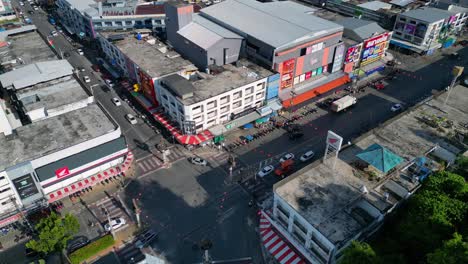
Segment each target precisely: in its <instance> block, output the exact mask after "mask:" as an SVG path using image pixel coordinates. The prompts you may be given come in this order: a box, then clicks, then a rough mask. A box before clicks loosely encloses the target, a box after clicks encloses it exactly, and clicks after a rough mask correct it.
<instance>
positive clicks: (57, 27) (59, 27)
mask: <svg viewBox="0 0 468 264" xmlns="http://www.w3.org/2000/svg"><path fill="white" fill-rule="evenodd" d="M55 28H56V29H57V31H58V32H60V33H63V30H62V27H61V26H56V27H55Z"/></svg>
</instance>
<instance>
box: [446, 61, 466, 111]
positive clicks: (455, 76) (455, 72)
mask: <svg viewBox="0 0 468 264" xmlns="http://www.w3.org/2000/svg"><path fill="white" fill-rule="evenodd" d="M464 69H465V68H464V67H461V66H455V67H453V70H452V75H453V79H452V83H450V86H449V87H447V89H448V93H447V97H445V101H444V107H445V105H446V104H447V101H448V99H449V97H450V93H451V92H452V90H453V87H454V86H455V83H456V82H457V79H458V77H460V75H462V73H463V70H464Z"/></svg>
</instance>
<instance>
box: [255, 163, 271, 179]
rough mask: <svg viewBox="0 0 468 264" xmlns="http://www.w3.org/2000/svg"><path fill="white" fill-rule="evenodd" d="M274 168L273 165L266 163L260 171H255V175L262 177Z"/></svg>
mask: <svg viewBox="0 0 468 264" xmlns="http://www.w3.org/2000/svg"><path fill="white" fill-rule="evenodd" d="M274 170H275V167H273V166H272V165H268V166H266V167H265V168H263V169H262V170H261V171H259V172H258V173H257V175H258V177H261V178H263V177H265V176H267V175H268V174H270V173H271V172H272V171H274Z"/></svg>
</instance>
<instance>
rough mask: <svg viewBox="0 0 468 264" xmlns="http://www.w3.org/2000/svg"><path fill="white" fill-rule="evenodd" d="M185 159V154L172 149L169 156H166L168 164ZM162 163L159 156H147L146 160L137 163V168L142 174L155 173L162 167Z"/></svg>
mask: <svg viewBox="0 0 468 264" xmlns="http://www.w3.org/2000/svg"><path fill="white" fill-rule="evenodd" d="M184 157H185V154H184V153H183V152H182V151H181V150H179V149H177V148H172V149H170V151H169V155H167V161H168V162H175V161H177V160H180V159H182V158H184ZM163 165H164V162H163V160H162V156H161V155H149V156H148V157H146V158H143V159H141V160H138V161H137V167H138V168H139V170H140V172H141V173H142V174H145V173H148V172H151V171H155V170H157V169H159V168H161V167H163Z"/></svg>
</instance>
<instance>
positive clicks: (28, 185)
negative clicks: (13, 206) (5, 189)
mask: <svg viewBox="0 0 468 264" xmlns="http://www.w3.org/2000/svg"><path fill="white" fill-rule="evenodd" d="M12 182H13V185H14V186H15V188H16V191H18V194H19V197H20V198H21V200H24V199H26V198H28V197H30V196H33V195H35V194H38V193H39V191H38V190H37V187H36V184H35V183H34V180H33V178H32V176H31V174H26V175H24V176H21V177H19V178H16V179H14V180H12Z"/></svg>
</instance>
